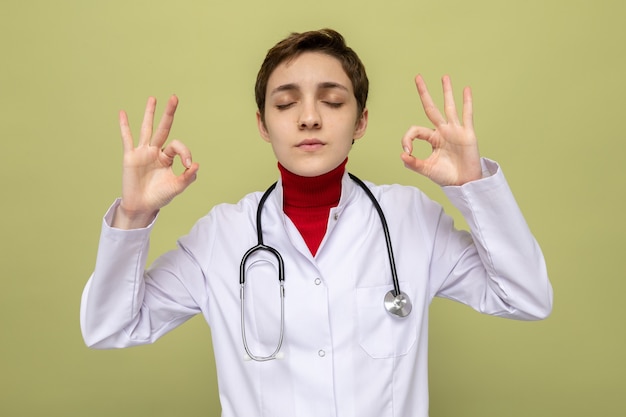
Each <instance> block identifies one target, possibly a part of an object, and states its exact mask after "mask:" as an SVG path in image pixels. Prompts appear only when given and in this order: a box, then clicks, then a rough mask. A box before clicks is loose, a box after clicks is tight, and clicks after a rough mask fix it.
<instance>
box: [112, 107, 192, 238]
mask: <svg viewBox="0 0 626 417" xmlns="http://www.w3.org/2000/svg"><path fill="white" fill-rule="evenodd" d="M177 106H178V98H176V96H172V97H170V99H169V100H168V102H167V105H166V108H165V111H164V113H163V116H162V117H161V121H160V122H159V125H158V127H157V129H156V131H155V132H153V123H154V112H155V108H156V99H155V98H153V97H150V98H149V99H148V103H147V104H146V110H145V113H144V118H143V123H142V124H141V130H140V133H139V143H138V145H137V146H136V147H135V144H134V141H133V136H132V134H131V131H130V126H129V124H128V116H127V115H126V112H124V111H121V112H120V116H119V118H120V130H121V133H122V143H123V146H124V162H123V166H124V169H123V174H122V200H121V202H120V205H119V206H118V208H117V211H116V213H115V218H114V221H113V226H114V227H119V228H124V229H131V228H138V227H145V226H147V225H148V224H149V223H150V221H151V220H152V218H153V217H154V216H155V214H156V212H157V211H158V210H159V209H160V208H161V207H163V206H165V205H166V204H167V203H169V202H170V201H171V200H172V199H173V198H174V197H176V196H177V195H178V194H180V193H181V192H183V191H184V190H185V188H187V186H188V185H189V184H191V183H192V182H193V181H194V180H195V179H196V173H197V171H198V168H199V166H198V164H197V163H195V162H192V160H191V153H190V152H189V149H187V147H186V146H185V145H183V144H182V143H181V142H179V141H177V140H174V141H171V142H170V143H168V144H167V145H166V146H165V147H164V144H165V142H166V141H167V138H168V136H169V133H170V129H171V127H172V123H173V121H174V114H175V113H176V107H177ZM177 155H178V156H179V157H180V159H181V161H182V163H183V166H184V167H185V170H184V172H183V173H181V174H180V175H176V174H175V173H174V171H173V170H172V165H173V163H174V158H175V157H176V156H177Z"/></svg>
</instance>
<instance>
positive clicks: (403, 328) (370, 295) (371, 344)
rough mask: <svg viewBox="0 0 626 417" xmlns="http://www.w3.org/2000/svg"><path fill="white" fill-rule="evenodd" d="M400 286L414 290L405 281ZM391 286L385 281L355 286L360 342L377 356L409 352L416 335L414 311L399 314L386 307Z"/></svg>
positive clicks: (368, 352)
mask: <svg viewBox="0 0 626 417" xmlns="http://www.w3.org/2000/svg"><path fill="white" fill-rule="evenodd" d="M400 288H402V291H404V292H406V293H407V294H411V293H412V292H411V291H410V290H411V289H410V288H409V284H408V283H406V282H400ZM391 289H393V286H392V285H384V286H377V287H364V288H357V290H356V294H357V320H358V335H359V344H360V345H361V347H362V348H363V350H365V352H367V354H368V355H369V356H371V357H372V358H376V359H383V358H393V357H397V356H403V355H406V354H407V353H408V352H409V351H410V350H411V348H412V347H413V346H414V345H415V341H416V339H417V326H416V319H415V316H416V315H415V312H413V313H411V314H409V315H408V316H406V317H398V316H395V315H393V314H391V313H389V312H388V311H387V310H386V309H385V305H384V298H385V294H387V292H388V291H389V290H391Z"/></svg>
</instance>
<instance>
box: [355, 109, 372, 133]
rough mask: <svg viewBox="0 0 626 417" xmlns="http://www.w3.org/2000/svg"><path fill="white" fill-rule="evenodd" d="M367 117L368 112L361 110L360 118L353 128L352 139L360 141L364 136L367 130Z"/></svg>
mask: <svg viewBox="0 0 626 417" xmlns="http://www.w3.org/2000/svg"><path fill="white" fill-rule="evenodd" d="M368 115H369V112H368V111H367V109H365V110H363V113H362V114H361V117H359V120H357V122H356V126H355V127H354V135H353V136H352V139H354V140H357V139H361V138H362V137H363V135H365V131H366V130H367V118H368Z"/></svg>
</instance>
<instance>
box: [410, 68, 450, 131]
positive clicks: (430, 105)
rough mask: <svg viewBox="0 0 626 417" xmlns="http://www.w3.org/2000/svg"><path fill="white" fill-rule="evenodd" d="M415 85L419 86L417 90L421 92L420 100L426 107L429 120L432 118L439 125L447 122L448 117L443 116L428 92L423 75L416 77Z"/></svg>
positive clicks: (425, 111)
mask: <svg viewBox="0 0 626 417" xmlns="http://www.w3.org/2000/svg"><path fill="white" fill-rule="evenodd" d="M415 86H416V87H417V92H418V93H419V96H420V100H421V101H422V107H423V108H424V113H426V117H428V120H430V121H431V122H432V123H433V124H434V125H435V126H437V127H438V126H440V125H442V124H445V123H446V119H444V118H443V116H442V115H441V113H440V112H439V109H438V108H437V106H435V103H434V102H433V99H432V98H431V97H430V93H429V92H428V88H426V83H425V82H424V79H423V78H422V76H421V75H418V76H417V77H415Z"/></svg>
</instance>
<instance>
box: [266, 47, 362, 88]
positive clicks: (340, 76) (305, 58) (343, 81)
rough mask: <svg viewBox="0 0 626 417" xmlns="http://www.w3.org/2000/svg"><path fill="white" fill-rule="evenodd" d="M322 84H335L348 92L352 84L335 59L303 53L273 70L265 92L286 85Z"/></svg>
mask: <svg viewBox="0 0 626 417" xmlns="http://www.w3.org/2000/svg"><path fill="white" fill-rule="evenodd" d="M324 83H326V84H328V83H336V84H339V85H341V86H343V87H345V89H347V90H348V91H350V92H352V90H353V87H352V82H351V81H350V78H349V77H348V75H347V74H346V72H345V71H344V69H343V66H342V65H341V62H340V61H339V60H338V59H337V58H335V57H333V56H330V55H328V54H325V53H322V52H303V53H301V54H299V55H297V56H296V57H294V58H292V59H289V60H285V61H283V62H281V63H280V64H279V65H278V66H277V67H276V69H274V71H273V72H272V73H271V74H270V77H269V79H268V81H267V92H268V93H271V92H272V91H273V90H275V89H276V88H279V87H280V86H282V85H287V84H291V85H296V86H298V87H300V88H308V87H317V86H319V85H322V84H324Z"/></svg>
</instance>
